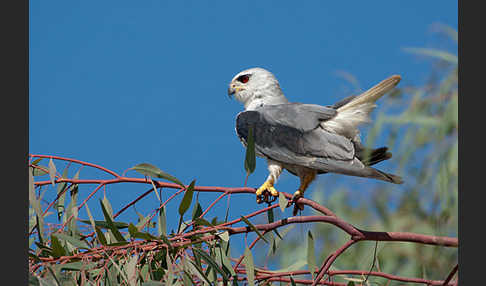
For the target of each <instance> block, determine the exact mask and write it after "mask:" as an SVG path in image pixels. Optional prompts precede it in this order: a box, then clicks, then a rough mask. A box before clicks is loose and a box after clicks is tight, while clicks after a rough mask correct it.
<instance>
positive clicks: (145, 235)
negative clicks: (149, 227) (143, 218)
mask: <svg viewBox="0 0 486 286" xmlns="http://www.w3.org/2000/svg"><path fill="white" fill-rule="evenodd" d="M128 232H129V233H130V236H131V237H132V238H140V239H145V240H157V237H155V236H153V235H152V234H150V233H148V232H140V231H139V229H138V228H137V227H136V226H135V225H133V223H130V224H129V225H128Z"/></svg>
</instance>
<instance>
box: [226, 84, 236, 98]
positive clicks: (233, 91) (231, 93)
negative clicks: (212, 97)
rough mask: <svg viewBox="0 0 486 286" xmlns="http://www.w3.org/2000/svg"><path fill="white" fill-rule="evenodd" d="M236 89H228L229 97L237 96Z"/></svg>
mask: <svg viewBox="0 0 486 286" xmlns="http://www.w3.org/2000/svg"><path fill="white" fill-rule="evenodd" d="M235 92H236V89H235V88H234V87H232V86H230V87H228V97H231V96H232V95H233V94H235Z"/></svg>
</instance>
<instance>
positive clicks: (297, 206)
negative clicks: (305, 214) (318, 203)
mask: <svg viewBox="0 0 486 286" xmlns="http://www.w3.org/2000/svg"><path fill="white" fill-rule="evenodd" d="M301 197H303V192H301V191H300V190H297V191H295V193H294V195H293V196H292V201H293V202H294V204H295V205H294V210H293V211H292V215H294V216H295V215H297V213H298V212H299V210H301V211H303V210H304V204H303V203H300V204H298V203H297V202H296V201H297V200H298V199H299V198H301Z"/></svg>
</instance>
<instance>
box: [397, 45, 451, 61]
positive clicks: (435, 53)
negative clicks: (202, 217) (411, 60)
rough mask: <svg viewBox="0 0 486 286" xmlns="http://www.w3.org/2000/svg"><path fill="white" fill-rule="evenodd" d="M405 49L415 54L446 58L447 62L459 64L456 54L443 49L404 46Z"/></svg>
mask: <svg viewBox="0 0 486 286" xmlns="http://www.w3.org/2000/svg"><path fill="white" fill-rule="evenodd" d="M404 50H405V51H406V52H409V53H413V54H418V55H423V56H429V57H435V58H438V59H441V60H444V61H446V62H450V63H452V64H457V62H458V59H457V56H456V55H453V54H451V53H448V52H445V51H442V50H437V49H427V48H404Z"/></svg>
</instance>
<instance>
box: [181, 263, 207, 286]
mask: <svg viewBox="0 0 486 286" xmlns="http://www.w3.org/2000/svg"><path fill="white" fill-rule="evenodd" d="M184 262H186V265H187V269H188V270H189V272H191V273H192V274H193V275H196V276H197V277H198V278H199V280H201V281H205V282H206V283H208V284H209V285H211V281H209V279H208V278H207V277H206V275H205V274H204V272H203V271H202V269H201V268H199V266H197V265H196V264H194V263H193V262H192V261H190V260H189V259H184Z"/></svg>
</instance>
